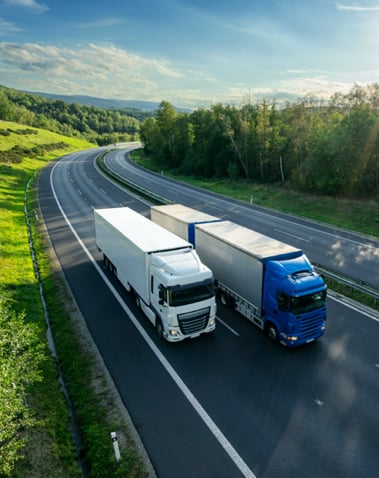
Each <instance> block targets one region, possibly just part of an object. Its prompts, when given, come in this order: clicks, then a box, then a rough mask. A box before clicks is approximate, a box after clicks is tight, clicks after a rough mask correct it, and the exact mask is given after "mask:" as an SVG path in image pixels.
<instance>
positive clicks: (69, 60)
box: [0, 42, 182, 99]
mask: <svg viewBox="0 0 379 478" xmlns="http://www.w3.org/2000/svg"><path fill="white" fill-rule="evenodd" d="M0 71H1V76H2V78H3V82H4V81H5V80H7V79H8V81H7V83H9V82H11V83H12V86H13V87H14V88H20V89H30V90H32V91H44V92H52V93H66V94H79V93H80V94H88V95H92V96H99V97H103V98H104V97H108V98H110V97H114V98H120V97H121V98H122V97H123V98H126V97H130V96H133V98H138V99H145V98H149V99H150V98H151V97H160V96H161V95H162V93H163V92H164V90H167V88H168V87H167V82H169V81H172V80H177V79H180V78H182V74H181V73H180V72H179V71H177V70H175V69H173V68H172V67H171V65H170V64H169V63H168V62H167V61H164V60H161V59H157V58H148V57H144V56H141V55H138V54H136V53H130V52H127V51H125V50H122V49H120V48H117V47H115V46H114V45H99V44H94V43H91V44H86V45H79V46H77V47H76V48H75V49H74V48H59V47H56V46H51V45H42V44H36V43H24V44H17V43H10V42H3V43H0ZM15 83H16V84H15ZM21 85H30V86H21ZM160 99H161V98H160Z"/></svg>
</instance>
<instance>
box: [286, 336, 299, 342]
mask: <svg viewBox="0 0 379 478" xmlns="http://www.w3.org/2000/svg"><path fill="white" fill-rule="evenodd" d="M287 340H288V341H290V342H296V340H299V337H296V335H288V336H287Z"/></svg>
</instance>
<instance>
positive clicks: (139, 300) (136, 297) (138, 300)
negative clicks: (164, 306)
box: [134, 294, 141, 309]
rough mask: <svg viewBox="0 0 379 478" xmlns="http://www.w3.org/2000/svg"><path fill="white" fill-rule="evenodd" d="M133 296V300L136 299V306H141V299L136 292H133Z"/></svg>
mask: <svg viewBox="0 0 379 478" xmlns="http://www.w3.org/2000/svg"><path fill="white" fill-rule="evenodd" d="M134 298H135V301H136V306H137V308H138V309H140V308H141V299H140V298H139V297H138V295H137V294H135V296H134Z"/></svg>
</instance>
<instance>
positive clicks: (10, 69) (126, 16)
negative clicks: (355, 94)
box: [0, 0, 379, 108]
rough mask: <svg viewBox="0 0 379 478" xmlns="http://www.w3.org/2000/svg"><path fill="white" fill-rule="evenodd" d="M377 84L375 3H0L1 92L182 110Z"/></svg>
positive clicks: (378, 9)
mask: <svg viewBox="0 0 379 478" xmlns="http://www.w3.org/2000/svg"><path fill="white" fill-rule="evenodd" d="M377 82H379V0H338V1H335V0H157V1H156V0H143V1H142V0H140V1H138V0H90V1H83V0H0V84H1V85H4V86H8V87H11V88H15V89H18V90H25V91H33V92H45V93H53V94H58V95H59V94H64V95H89V96H95V97H100V98H112V99H120V100H144V101H154V102H161V101H168V102H170V103H172V104H173V105H175V106H179V107H189V108H198V107H208V106H209V105H211V104H216V103H223V104H233V105H237V106H238V105H243V104H246V103H247V102H258V101H262V100H263V99H268V100H270V99H273V98H277V99H279V100H280V99H282V100H296V99H298V98H303V97H304V96H306V95H311V96H317V97H320V98H328V97H330V96H331V95H332V94H334V93H335V92H341V93H346V92H347V91H349V90H350V88H351V87H352V86H353V85H354V84H356V83H357V84H361V85H366V84H371V83H377Z"/></svg>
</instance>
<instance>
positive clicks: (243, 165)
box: [140, 83, 379, 198]
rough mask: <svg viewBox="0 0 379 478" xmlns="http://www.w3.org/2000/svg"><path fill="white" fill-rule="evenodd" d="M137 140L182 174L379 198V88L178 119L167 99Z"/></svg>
mask: <svg viewBox="0 0 379 478" xmlns="http://www.w3.org/2000/svg"><path fill="white" fill-rule="evenodd" d="M140 136H141V140H142V141H143V142H144V145H145V152H146V154H147V155H148V156H149V157H151V158H152V160H154V161H157V162H158V163H159V164H160V166H162V167H165V168H168V169H170V170H172V171H174V172H177V173H180V174H184V175H194V176H198V177H206V178H214V177H216V178H217V177H219V178H225V177H229V178H232V179H245V180H254V181H257V182H262V183H278V182H279V183H283V184H286V185H287V186H288V187H291V188H293V189H297V190H303V191H308V192H313V193H318V194H328V195H349V196H355V197H372V198H378V197H379V84H377V83H376V84H372V85H369V86H366V87H363V86H359V85H355V86H354V87H353V88H352V89H351V90H350V91H349V92H348V93H347V94H342V93H338V94H335V95H334V96H333V97H331V99H330V100H329V101H328V102H324V103H321V102H319V101H316V100H315V99H314V98H311V97H309V98H304V99H302V100H299V101H298V102H296V103H291V104H286V105H285V106H284V107H278V106H277V105H276V104H275V102H271V103H269V102H268V101H263V102H262V103H259V104H251V103H250V102H247V104H245V105H243V106H242V107H240V108H237V107H234V106H230V105H226V106H225V105H222V104H217V105H214V106H212V107H211V108H209V109H199V110H196V111H193V112H191V113H177V112H176V110H175V108H174V107H173V106H172V105H171V104H170V103H168V102H166V101H162V102H161V104H160V105H159V108H158V111H157V114H156V116H155V117H154V118H147V119H146V120H145V121H144V122H143V123H142V124H141V129H140Z"/></svg>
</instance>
